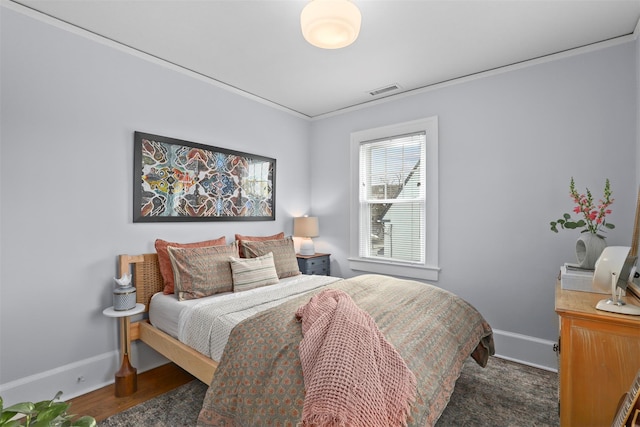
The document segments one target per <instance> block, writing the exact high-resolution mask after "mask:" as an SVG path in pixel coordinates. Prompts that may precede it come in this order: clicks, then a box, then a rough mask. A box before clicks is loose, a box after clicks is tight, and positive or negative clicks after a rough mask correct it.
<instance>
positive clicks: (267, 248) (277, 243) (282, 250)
mask: <svg viewBox="0 0 640 427" xmlns="http://www.w3.org/2000/svg"><path fill="white" fill-rule="evenodd" d="M242 245H243V247H244V254H245V256H246V257H247V258H256V257H259V256H262V255H266V254H268V253H269V252H273V263H274V264H275V265H276V271H277V272H278V278H279V279H282V278H284V277H291V276H297V275H298V274H300V269H299V268H298V259H297V258H296V251H295V249H294V246H293V239H292V238H291V237H287V238H286V239H282V240H265V241H262V242H252V241H246V240H243V241H242Z"/></svg>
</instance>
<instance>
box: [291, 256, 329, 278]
mask: <svg viewBox="0 0 640 427" xmlns="http://www.w3.org/2000/svg"><path fill="white" fill-rule="evenodd" d="M296 257H297V258H298V268H299V269H300V272H301V273H302V274H315V275H317V276H329V275H330V274H331V269H330V265H331V261H330V260H329V254H315V255H296Z"/></svg>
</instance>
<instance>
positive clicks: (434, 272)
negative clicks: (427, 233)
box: [349, 258, 440, 282]
mask: <svg viewBox="0 0 640 427" xmlns="http://www.w3.org/2000/svg"><path fill="white" fill-rule="evenodd" d="M349 268H351V269H352V270H356V271H366V272H369V273H375V274H387V275H389V276H401V277H407V278H410V279H421V280H430V281H436V282H437V281H438V274H439V273H440V268H439V267H433V266H422V265H421V266H417V265H415V264H403V263H390V262H383V261H374V260H369V259H364V258H349Z"/></svg>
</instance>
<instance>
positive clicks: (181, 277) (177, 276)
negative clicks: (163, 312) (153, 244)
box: [167, 242, 238, 301]
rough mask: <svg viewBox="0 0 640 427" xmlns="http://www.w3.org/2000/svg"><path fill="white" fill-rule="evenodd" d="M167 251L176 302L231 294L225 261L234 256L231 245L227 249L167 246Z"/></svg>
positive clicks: (231, 287) (227, 263) (223, 247)
mask: <svg viewBox="0 0 640 427" xmlns="http://www.w3.org/2000/svg"><path fill="white" fill-rule="evenodd" d="M167 250H168V252H169V258H170V259H171V266H172V268H173V276H174V277H173V280H174V286H175V292H176V294H177V295H178V300H179V301H184V300H187V299H195V298H202V297H206V296H209V295H213V294H217V293H220V292H230V291H232V290H233V277H232V275H231V265H230V264H229V257H231V256H234V255H235V256H237V254H238V247H237V245H236V244H235V242H234V243H233V244H231V245H228V246H207V247H204V248H176V247H173V246H168V247H167Z"/></svg>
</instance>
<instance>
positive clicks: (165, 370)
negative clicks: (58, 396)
mask: <svg viewBox="0 0 640 427" xmlns="http://www.w3.org/2000/svg"><path fill="white" fill-rule="evenodd" d="M195 379H196V378H195V377H194V376H192V375H191V374H189V373H188V372H187V371H185V370H183V369H182V368H180V367H179V366H178V365H176V364H174V363H168V364H166V365H162V366H159V367H157V368H155V369H152V370H150V371H147V372H143V373H141V374H138V390H137V391H136V392H135V393H133V394H132V395H131V396H126V397H116V396H115V385H114V384H111V385H108V386H106V387H103V388H101V389H98V390H96V391H93V392H91V393H88V394H85V395H82V396H78V397H76V398H74V399H70V400H69V403H71V406H70V407H69V413H72V414H78V415H91V416H92V417H94V418H95V419H96V421H98V422H100V421H103V420H105V419H106V418H108V417H110V416H111V415H113V414H117V413H118V412H122V411H124V410H125V409H129V408H131V407H133V406H135V405H137V404H139V403H142V402H145V401H147V400H149V399H152V398H154V397H156V396H159V395H161V394H162V393H166V392H167V391H169V390H173V389H174V388H177V387H179V386H181V385H183V384H186V383H188V382H190V381H193V380H195Z"/></svg>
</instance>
